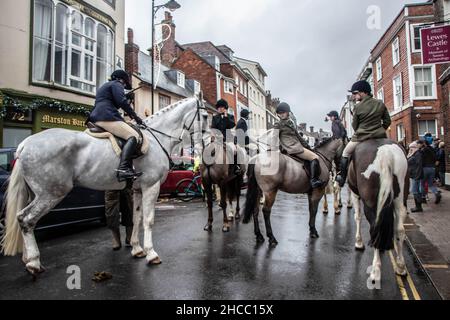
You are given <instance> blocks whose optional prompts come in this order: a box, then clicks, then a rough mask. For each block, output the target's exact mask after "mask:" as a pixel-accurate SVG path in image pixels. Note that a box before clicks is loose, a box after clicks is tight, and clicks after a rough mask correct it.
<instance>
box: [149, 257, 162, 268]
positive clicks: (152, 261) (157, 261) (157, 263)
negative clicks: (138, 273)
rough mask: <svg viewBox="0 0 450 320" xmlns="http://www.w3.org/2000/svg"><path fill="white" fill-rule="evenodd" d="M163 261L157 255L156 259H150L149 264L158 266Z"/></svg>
mask: <svg viewBox="0 0 450 320" xmlns="http://www.w3.org/2000/svg"><path fill="white" fill-rule="evenodd" d="M161 263H162V261H161V259H160V258H159V257H156V258H155V259H153V260H150V261H149V262H148V263H147V264H148V265H149V266H157V265H159V264H161Z"/></svg>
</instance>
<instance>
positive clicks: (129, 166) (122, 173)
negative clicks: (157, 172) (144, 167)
mask: <svg viewBox="0 0 450 320" xmlns="http://www.w3.org/2000/svg"><path fill="white" fill-rule="evenodd" d="M137 144H138V142H137V139H136V138H135V137H132V138H130V139H128V140H127V142H126V143H125V146H124V147H123V149H122V155H121V156H120V165H119V168H118V169H117V179H118V180H119V182H123V181H126V180H133V179H135V178H137V177H140V176H141V175H142V172H140V173H136V172H135V171H134V168H133V161H132V157H133V155H134V154H135V152H136V147H137Z"/></svg>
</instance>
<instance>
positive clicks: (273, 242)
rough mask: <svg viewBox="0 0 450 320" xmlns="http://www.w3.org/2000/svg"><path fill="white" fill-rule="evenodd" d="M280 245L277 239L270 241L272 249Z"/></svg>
mask: <svg viewBox="0 0 450 320" xmlns="http://www.w3.org/2000/svg"><path fill="white" fill-rule="evenodd" d="M277 245H278V241H277V240H275V239H272V240H269V247H270V248H272V249H273V248H275V247H276V246H277Z"/></svg>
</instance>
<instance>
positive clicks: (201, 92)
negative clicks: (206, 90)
mask: <svg viewBox="0 0 450 320" xmlns="http://www.w3.org/2000/svg"><path fill="white" fill-rule="evenodd" d="M197 99H198V100H200V101H203V91H202V90H200V92H199V93H197Z"/></svg>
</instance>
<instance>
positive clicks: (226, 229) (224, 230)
mask: <svg viewBox="0 0 450 320" xmlns="http://www.w3.org/2000/svg"><path fill="white" fill-rule="evenodd" d="M222 232H230V227H225V226H224V227H223V228H222Z"/></svg>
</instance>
